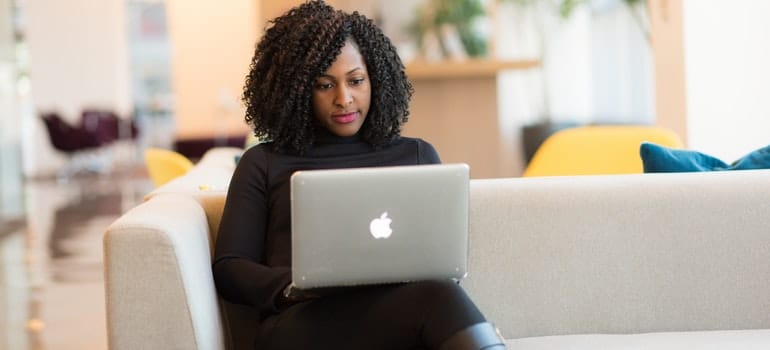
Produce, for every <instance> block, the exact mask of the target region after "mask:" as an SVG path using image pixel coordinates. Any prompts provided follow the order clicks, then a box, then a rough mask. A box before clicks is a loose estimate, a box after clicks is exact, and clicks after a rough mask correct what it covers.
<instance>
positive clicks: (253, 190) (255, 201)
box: [213, 149, 291, 313]
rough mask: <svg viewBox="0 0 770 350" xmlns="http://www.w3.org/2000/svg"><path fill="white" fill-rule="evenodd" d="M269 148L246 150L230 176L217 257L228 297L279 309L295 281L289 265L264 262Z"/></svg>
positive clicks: (221, 287)
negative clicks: (266, 151) (284, 290)
mask: <svg viewBox="0 0 770 350" xmlns="http://www.w3.org/2000/svg"><path fill="white" fill-rule="evenodd" d="M264 158H265V154H264V152H259V151H257V150H251V149H250V151H249V152H246V153H245V154H244V156H243V158H242V159H241V160H240V161H239V162H238V166H237V167H236V170H235V172H234V174H233V178H232V180H231V181H230V188H229V190H228V193H227V201H226V203H225V209H224V212H223V214H222V221H221V223H220V226H219V233H218V236H217V241H216V249H215V254H214V262H213V273H214V280H215V283H216V286H217V290H218V291H219V293H220V294H221V295H222V296H223V297H224V298H225V299H226V300H228V301H230V302H234V303H239V304H246V305H251V306H254V307H255V308H256V309H257V310H258V311H259V312H260V313H262V312H265V311H268V312H269V311H275V305H274V303H273V301H274V300H275V296H276V295H277V294H278V293H280V291H281V290H282V288H284V287H285V286H286V285H287V284H289V282H290V281H291V269H290V268H289V267H270V266H267V265H265V263H264V262H265V242H266V238H267V237H266V234H267V225H268V217H269V207H270V205H269V192H268V180H267V179H268V177H267V169H266V166H267V162H266V160H265V159H264Z"/></svg>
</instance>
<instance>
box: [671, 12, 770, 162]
mask: <svg viewBox="0 0 770 350" xmlns="http://www.w3.org/2000/svg"><path fill="white" fill-rule="evenodd" d="M683 5H684V18H683V20H684V28H683V30H684V41H685V67H686V73H685V77H686V94H687V110H688V115H687V124H688V125H689V128H688V137H689V141H690V142H689V147H690V148H691V149H695V150H699V151H702V152H705V153H708V154H712V155H714V156H716V157H718V158H720V159H722V160H724V161H726V162H728V163H730V162H732V161H734V160H736V159H738V158H739V157H741V156H743V155H744V154H746V153H748V152H750V151H752V150H754V149H757V148H760V147H763V146H766V145H768V144H770V95H768V84H770V83H769V82H770V65H768V62H770V21H768V20H767V15H768V13H770V1H763V0H732V1H729V2H728V1H721V0H685V1H684V3H683Z"/></svg>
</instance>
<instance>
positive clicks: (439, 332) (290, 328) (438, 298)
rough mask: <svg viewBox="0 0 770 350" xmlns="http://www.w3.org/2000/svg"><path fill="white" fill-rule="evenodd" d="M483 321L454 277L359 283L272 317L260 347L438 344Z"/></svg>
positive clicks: (263, 329)
mask: <svg viewBox="0 0 770 350" xmlns="http://www.w3.org/2000/svg"><path fill="white" fill-rule="evenodd" d="M479 322H484V318H483V316H482V315H481V313H480V312H479V311H478V309H477V308H476V306H475V305H474V304H473V303H472V302H471V301H470V299H469V298H468V296H467V295H466V294H465V292H464V291H463V290H462V288H461V287H460V286H458V285H457V284H455V283H454V282H450V281H425V282H414V283H407V284H399V285H386V286H372V287H361V288H356V289H351V290H350V291H345V292H341V293H339V294H335V295H332V296H326V297H323V298H320V299H317V300H313V301H311V302H306V303H301V304H297V305H293V306H292V307H290V308H289V309H287V310H285V311H283V312H282V313H280V314H278V315H274V316H271V317H268V318H267V319H265V320H264V321H263V323H262V324H261V326H260V332H259V333H260V337H259V338H260V340H259V342H260V345H259V346H257V348H258V349H308V348H313V349H323V348H334V349H345V348H350V349H415V348H423V347H428V348H434V347H436V346H437V345H438V344H440V343H441V341H443V340H444V339H446V338H447V337H448V336H450V335H451V334H454V333H455V332H457V331H459V330H461V329H463V328H465V327H468V326H470V325H473V324H476V323H479Z"/></svg>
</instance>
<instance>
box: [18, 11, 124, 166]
mask: <svg viewBox="0 0 770 350" xmlns="http://www.w3.org/2000/svg"><path fill="white" fill-rule="evenodd" d="M24 11H25V14H26V18H27V27H26V35H27V42H28V47H29V53H30V82H31V88H32V94H33V96H34V111H33V112H32V113H30V114H28V115H25V116H24V118H25V123H24V132H25V135H24V136H25V140H24V142H25V145H24V161H25V162H24V163H25V164H24V168H25V173H26V174H27V175H43V174H47V173H50V172H52V171H55V170H57V169H58V168H60V167H61V166H62V163H63V157H62V155H60V154H58V153H57V152H56V151H55V150H54V149H53V148H52V147H51V146H50V142H49V141H48V135H47V134H46V132H45V129H44V126H43V124H42V122H41V121H40V119H39V117H38V116H37V112H39V111H42V110H49V109H57V110H59V111H61V112H62V113H63V114H64V115H63V117H64V118H65V119H67V120H69V121H71V122H74V121H76V120H79V113H80V111H81V109H82V108H84V107H89V106H93V107H103V108H109V109H113V110H115V111H117V112H119V113H121V114H122V115H125V114H127V113H128V112H129V111H130V110H131V98H130V89H129V76H128V61H127V60H128V51H127V42H126V22H125V19H126V16H125V1H123V0H100V1H92V0H66V1H63V0H36V1H25V2H24Z"/></svg>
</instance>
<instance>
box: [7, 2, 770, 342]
mask: <svg viewBox="0 0 770 350" xmlns="http://www.w3.org/2000/svg"><path fill="white" fill-rule="evenodd" d="M300 2H301V1H298V0H228V1H206V0H101V1H92V0H0V223H1V224H2V230H0V247H1V248H2V249H0V257H2V260H0V264H2V265H1V266H0V267H1V268H0V349H5V348H8V349H16V348H18V349H32V348H34V349H43V348H51V349H54V348H55V349H67V348H78V349H87V348H92V349H102V348H106V343H105V340H104V339H105V335H104V330H103V328H104V325H103V321H104V315H103V306H102V305H101V303H103V300H102V299H101V298H102V295H101V294H100V293H101V292H102V289H100V288H101V275H100V274H101V265H100V264H101V255H100V254H101V250H100V249H101V247H100V244H101V241H100V239H101V233H102V232H103V230H104V228H105V227H106V225H108V224H109V222H111V220H113V219H114V218H115V217H117V215H119V214H120V213H121V212H123V211H125V210H127V209H129V208H130V207H132V206H133V205H134V204H135V203H137V202H138V201H140V200H141V197H142V195H143V194H145V193H147V191H149V190H150V189H151V188H152V185H151V184H150V183H149V181H148V179H147V174H146V169H145V168H144V161H143V156H142V155H143V154H144V151H145V150H146V149H148V148H162V149H169V150H175V151H178V152H180V153H182V154H183V155H185V156H186V157H188V158H189V159H191V160H193V161H194V160H195V159H197V158H199V157H200V156H201V155H202V153H203V152H205V150H207V149H210V148H211V147H217V146H236V147H242V146H243V145H244V144H245V142H246V138H247V136H248V134H249V130H248V128H247V126H246V124H245V123H244V122H243V105H242V103H241V101H240V95H241V91H242V84H243V80H244V77H245V75H246V73H247V71H248V68H249V62H250V60H251V55H252V53H253V49H254V45H255V43H256V41H257V40H258V39H259V38H260V36H261V35H262V32H263V29H264V28H265V25H266V23H267V21H268V19H270V18H273V17H275V16H278V15H280V14H281V13H283V12H284V11H286V10H287V9H288V8H290V7H291V6H294V5H296V4H298V3H300ZM327 3H329V4H331V5H333V6H335V7H338V8H340V9H344V10H348V11H353V10H358V11H360V12H362V13H364V14H366V15H367V16H368V17H370V18H372V19H374V20H375V21H376V22H377V23H378V24H379V25H380V26H381V27H382V28H383V30H384V31H385V33H386V34H387V35H388V36H389V37H390V38H391V39H392V40H393V43H394V44H395V45H396V47H397V48H398V50H399V53H400V55H401V57H402V59H403V60H404V62H405V63H406V66H407V74H408V75H409V77H410V78H411V79H412V80H413V83H414V86H415V89H416V91H415V95H414V99H413V102H412V108H411V111H412V114H411V117H410V122H409V123H408V125H407V127H406V129H405V131H404V133H405V134H406V135H409V136H418V137H422V138H424V139H426V140H428V141H430V142H431V143H433V144H434V145H435V146H436V148H437V149H438V151H439V153H440V154H441V156H442V159H443V160H444V161H445V162H455V161H462V162H467V163H469V164H471V169H473V170H472V176H473V177H476V178H486V177H513V176H520V175H521V173H522V171H523V169H524V168H525V166H526V164H527V162H528V160H529V157H530V156H531V154H532V152H533V151H534V149H536V147H537V145H539V142H541V141H542V139H543V138H544V137H545V136H547V135H548V134H550V133H552V132H553V131H555V130H558V129H561V128H565V127H570V126H577V125H587V124H643V125H657V126H662V127H666V128H670V129H672V130H674V131H675V132H676V133H677V134H678V135H679V136H680V137H681V138H682V140H684V142H685V145H686V147H687V148H689V149H694V150H698V151H702V152H704V153H708V154H711V155H714V156H716V157H718V158H721V159H724V160H725V161H727V162H731V161H733V160H735V159H737V158H739V157H740V156H742V155H744V154H746V153H748V152H749V151H751V150H754V149H757V148H759V147H763V146H766V145H767V144H768V143H770V142H768V141H769V140H770V98H768V93H767V89H766V86H767V82H768V81H770V66H768V65H767V64H766V62H770V21H767V20H766V19H765V18H764V15H765V14H767V13H770V2H768V1H764V0H733V1H719V0H387V1H386V0H327ZM83 173H88V174H92V176H90V177H88V176H86V177H83V176H80V175H81V174H83ZM78 208H79V209H80V211H77V209H78ZM73 210H74V211H73ZM84 211H85V213H84ZM57 214H58V216H57ZM57 218H58V221H57ZM66 225H69V226H66ZM84 226H85V228H84ZM64 227H69V229H65V230H64V231H57V229H59V230H61V229H62V228H64ZM84 230H85V231H87V230H91V231H90V232H91V233H89V234H83V233H82V232H83V231H84ZM73 232H76V233H73ZM77 232H81V233H77ZM73 237H75V238H77V240H74V241H72V240H71V239H73ZM67 239H70V241H67ZM62 242H64V243H65V244H61V243H62ZM67 242H69V243H67ZM73 242H74V243H73ZM73 247H74V248H73ZM67 252H69V253H67ZM73 252H74V253H73ZM78 254H79V255H78ZM73 257H74V258H73ZM68 259H69V260H68ZM73 259H75V260H73ZM68 264H70V265H68ZM72 264H75V265H74V267H73V265H72ZM67 269H69V270H67ZM66 271H69V275H67V272H66ZM73 271H74V272H73ZM62 273H64V274H65V275H61V274H62ZM73 273H74V275H73ZM62 276H65V277H62ZM66 276H68V277H66ZM84 276H86V277H84ZM57 283H58V284H57ZM68 283H69V284H68ZM72 283H75V284H74V285H75V286H77V285H80V286H82V285H87V286H88V287H87V288H85V289H77V288H75V289H72V288H70V287H72V286H73V284H72ZM78 283H80V284H78ZM52 286H58V287H61V288H59V289H57V288H54V287H52ZM78 295H81V296H82V295H88V296H90V297H91V298H90V301H89V302H88V303H86V304H70V303H69V302H68V301H70V300H71V298H72V297H73V296H74V297H76V296H78ZM41 310H43V311H41ZM84 310H85V311H84ZM88 310H90V311H88ZM79 319H80V320H81V322H83V324H82V325H80V327H86V328H85V329H88V331H87V332H81V333H78V332H73V331H72V329H73V328H72V327H73V326H72V325H70V324H68V322H69V323H71V322H73V321H74V320H79ZM57 322H58V323H57ZM52 324H54V325H52ZM32 335H35V336H32ZM3 339H4V340H3ZM67 339H69V340H67ZM72 339H77V340H72ZM84 339H85V340H84Z"/></svg>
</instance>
